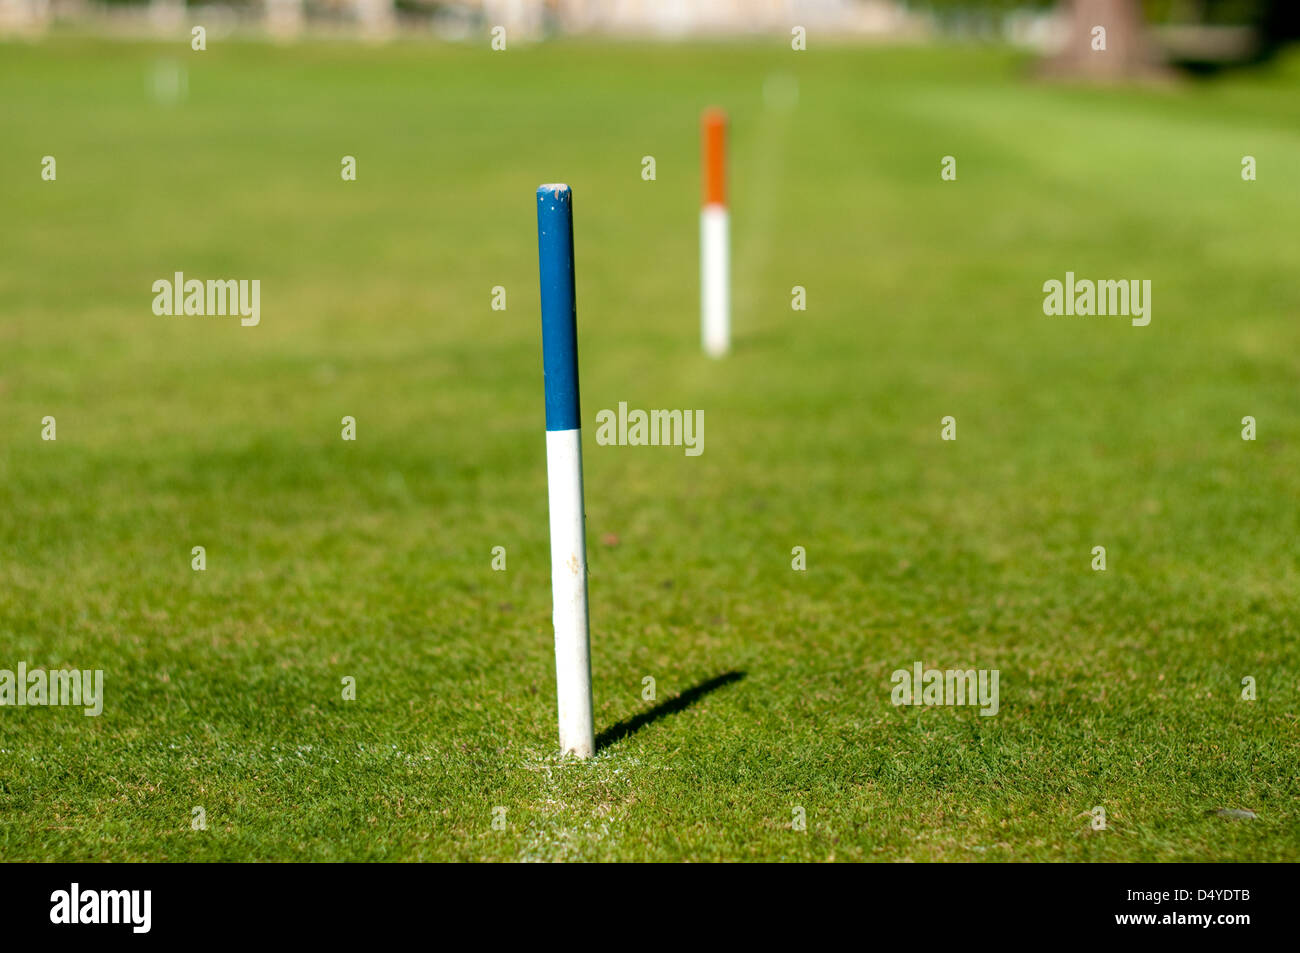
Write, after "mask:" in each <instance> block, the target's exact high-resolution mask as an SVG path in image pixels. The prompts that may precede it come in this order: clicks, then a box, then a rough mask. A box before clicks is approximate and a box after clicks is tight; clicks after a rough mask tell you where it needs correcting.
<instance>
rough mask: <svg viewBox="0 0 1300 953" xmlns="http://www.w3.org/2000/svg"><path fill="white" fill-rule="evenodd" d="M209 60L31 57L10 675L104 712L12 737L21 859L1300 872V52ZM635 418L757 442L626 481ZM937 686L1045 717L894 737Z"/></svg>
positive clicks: (378, 53)
mask: <svg viewBox="0 0 1300 953" xmlns="http://www.w3.org/2000/svg"><path fill="white" fill-rule="evenodd" d="M210 47H211V48H210V49H209V50H208V51H207V52H204V53H191V52H190V51H189V50H188V48H187V47H186V46H184V45H176V46H173V47H166V46H163V45H156V44H154V45H151V44H127V43H111V44H110V43H100V42H95V41H90V40H85V39H78V38H58V39H55V40H51V41H49V42H45V43H42V44H39V45H31V46H27V45H16V44H11V45H5V46H0V109H2V110H3V121H2V124H3V128H4V130H5V133H4V137H3V142H2V143H0V183H3V184H2V185H0V196H2V200H3V206H2V207H3V227H0V355H2V356H3V357H2V359H0V407H2V408H3V413H0V649H3V653H2V655H0V668H10V669H12V668H15V667H16V665H17V663H18V662H19V661H25V662H26V663H27V664H28V666H30V667H47V668H58V667H62V666H75V667H78V668H102V669H103V670H104V671H105V680H106V695H107V697H106V702H105V711H104V713H103V715H102V716H101V717H99V718H87V717H84V716H83V715H82V714H80V713H79V712H77V711H70V710H66V709H57V708H47V709H39V708H22V709H18V708H4V709H3V710H0V857H2V858H3V859H6V860H37V859H39V860H54V859H61V860H145V859H154V860H183V859H199V860H246V859H255V860H286V859H305V860H343V859H365V860H426V859H448V860H478V859H491V860H514V859H543V860H544V859H584V860H615V859H617V860H687V859H689V860H720V859H732V860H774V859H782V860H827V859H835V860H1194V859H1208V860H1224V861H1229V860H1296V859H1298V858H1300V818H1298V816H1297V810H1296V796H1297V771H1296V764H1297V751H1298V744H1297V743H1298V741H1300V738H1298V734H1300V732H1298V726H1297V714H1296V712H1297V706H1296V691H1297V685H1298V676H1300V667H1298V664H1297V662H1298V656H1297V649H1296V636H1297V624H1296V618H1297V615H1296V612H1297V608H1298V606H1297V592H1298V591H1300V562H1298V560H1297V552H1298V551H1297V539H1300V509H1298V508H1297V506H1296V479H1297V473H1300V418H1298V417H1297V398H1296V394H1297V390H1296V381H1297V379H1298V378H1300V325H1297V322H1296V315H1297V311H1298V310H1300V290H1298V289H1297V283H1296V271H1295V262H1296V260H1297V252H1300V247H1298V243H1297V238H1296V231H1295V223H1296V222H1297V221H1300V193H1298V192H1297V190H1296V189H1295V184H1294V183H1295V181H1296V178H1295V177H1296V173H1297V156H1298V155H1300V151H1298V147H1300V132H1298V131H1297V130H1298V129H1300V126H1297V119H1300V96H1297V86H1298V85H1300V70H1298V69H1297V64H1296V62H1295V61H1294V60H1292V61H1290V62H1289V63H1284V64H1282V65H1281V66H1279V67H1276V68H1274V69H1273V70H1272V71H1269V72H1265V73H1258V74H1249V75H1244V76H1240V77H1236V78H1233V79H1230V80H1227V81H1224V82H1221V83H1216V84H1213V85H1190V86H1176V87H1171V88H1162V89H1151V90H1120V89H1106V90H1092V89H1075V88H1069V87H1060V86H1047V85H1041V84H1037V83H1034V82H1031V81H1029V80H1028V79H1027V78H1026V72H1027V71H1026V64H1025V63H1024V62H1023V61H1022V60H1020V59H1019V58H1017V57H1015V56H1010V55H1007V54H1004V53H1000V52H996V51H987V50H973V49H939V50H928V51H927V50H910V49H876V48H868V49H852V48H835V49H820V50H819V49H812V50H809V51H808V52H806V53H798V54H796V53H792V52H791V51H790V50H789V49H788V47H787V46H785V45H784V44H782V43H773V44H772V45H770V46H757V45H755V46H738V45H737V46H720V47H706V46H684V47H670V46H635V45H617V44H613V45H611V44H604V43H596V42H584V43H568V44H554V45H547V46H540V47H526V46H521V45H515V46H512V48H511V49H510V50H509V51H508V52H507V53H504V54H500V53H498V54H493V53H491V52H490V51H489V50H488V49H487V46H486V44H482V46H481V48H474V49H470V48H466V47H449V46H437V45H427V44H422V43H420V44H417V43H409V44H398V45H395V46H391V47H385V48H379V49H373V48H363V47H359V46H358V47H354V46H344V45H332V44H320V45H306V46H302V47H293V48H278V47H274V46H269V45H260V44H254V43H239V42H214V43H211V44H210ZM159 64H163V65H162V66H160V65H159ZM166 64H171V65H170V66H168V65H166ZM175 67H179V68H182V69H184V70H185V71H186V73H187V79H188V83H187V86H188V96H187V98H186V99H185V101H184V102H183V103H178V104H173V105H166V104H163V103H159V102H157V101H155V100H154V99H153V98H151V96H150V83H151V79H150V77H151V75H152V74H153V72H154V71H155V70H156V69H159V68H162V69H172V68H175ZM792 83H796V84H797V87H798V93H799V94H798V102H797V105H795V106H793V107H792V108H791V107H789V106H788V104H787V105H785V106H783V105H782V100H783V98H784V96H785V95H786V94H788V91H789V89H790V88H791V85H792ZM765 87H766V88H767V89H768V91H769V98H768V99H766V100H765V97H764V89H765ZM715 103H716V104H720V105H723V106H725V107H726V108H727V109H728V110H729V111H730V113H731V117H732V133H733V164H732V173H733V188H732V194H733V230H734V237H735V247H734V268H735V301H736V317H735V323H736V349H735V353H734V354H733V355H732V356H731V357H730V358H729V359H727V360H726V361H722V362H710V361H707V360H706V359H704V358H703V357H702V356H700V354H699V349H698V327H697V322H698V310H697V309H698V300H697V294H698V292H697V276H696V272H695V270H696V267H697V257H696V256H697V246H696V242H697V228H696V215H697V203H698V178H697V157H696V149H697V138H696V137H697V126H696V123H697V119H698V114H699V111H700V109H701V108H702V107H703V106H705V105H707V104H715ZM1247 154H1249V155H1254V156H1255V157H1256V158H1257V160H1258V164H1259V180H1258V181H1256V182H1251V183H1247V182H1243V181H1242V180H1241V178H1240V175H1239V169H1240V162H1241V157H1242V156H1243V155H1247ZM44 155H53V156H55V157H56V160H57V163H58V166H57V171H58V178H57V180H56V181H55V182H44V181H42V180H41V178H40V160H41V157H42V156H44ZM344 155H354V156H356V157H357V162H358V180H357V181H356V182H344V181H342V180H341V178H340V175H339V170H340V160H341V157H342V156H344ZM645 155H653V156H655V158H656V164H657V179H656V180H655V181H653V182H647V181H643V180H642V179H641V174H640V173H641V168H642V165H641V159H642V157H643V156H645ZM944 155H953V156H956V157H957V161H958V179H957V181H956V182H942V181H941V180H940V177H939V164H940V157H942V156H944ZM547 181H567V182H569V183H570V184H571V185H573V187H574V190H575V208H576V218H577V222H576V232H577V238H576V243H577V258H578V269H579V274H578V286H579V287H578V307H579V323H580V338H581V361H582V388H583V393H582V398H583V415H584V426H585V427H586V430H587V441H586V479H587V513H588V538H589V546H590V564H591V614H592V627H593V631H592V647H593V676H594V683H595V699H596V706H597V730H598V731H599V732H604V733H606V737H607V738H611V737H612V738H616V740H614V741H613V742H612V743H609V744H607V745H606V746H605V747H604V748H603V749H602V750H601V751H600V753H599V755H598V756H597V757H596V758H595V759H594V760H593V761H591V762H590V763H586V764H574V763H569V762H561V761H559V760H558V759H557V758H556V757H555V749H556V743H555V713H554V674H553V659H552V656H551V633H550V592H549V566H548V549H547V524H546V488H545V465H544V443H543V440H542V433H541V431H542V426H543V418H542V395H541V373H540V370H541V368H540V338H539V331H538V304H537V288H536V283H537V280H536V230H535V222H534V218H533V216H534V205H533V190H534V189H535V187H536V186H537V184H539V183H541V182H547ZM176 270H182V271H184V272H186V274H187V275H189V276H192V277H200V278H208V277H239V278H258V279H260V280H261V282H262V322H261V324H260V326H258V327H256V328H241V327H240V326H239V324H238V321H237V320H236V319H233V318H219V317H206V318H199V317H189V318H184V317H175V318H167V317H156V316H155V315H154V314H153V313H152V311H151V307H150V306H151V302H152V292H151V290H150V288H151V284H152V282H153V281H154V280H155V279H157V278H161V277H166V276H170V275H171V273H172V272H173V271H176ZM1067 270H1071V271H1074V272H1076V274H1078V275H1079V276H1080V277H1093V278H1128V277H1139V278H1150V279H1151V280H1152V282H1153V287H1154V291H1153V309H1152V322H1151V324H1150V326H1148V327H1145V328H1135V327H1132V326H1130V325H1129V323H1128V321H1127V320H1126V319H1124V318H1100V317H1093V318H1049V317H1046V316H1044V315H1043V313H1042V307H1041V305H1042V291H1041V288H1042V284H1043V282H1044V281H1046V280H1048V279H1050V278H1062V277H1063V276H1064V273H1065V272H1066V271H1067ZM497 285H501V286H504V287H505V288H506V289H507V295H508V299H507V300H508V306H507V310H506V311H504V312H500V311H493V310H491V309H490V293H491V289H492V288H493V287H494V286H497ZM795 285H802V286H804V287H805V288H806V289H807V300H808V310H807V311H806V312H794V311H792V310H791V308H790V299H791V288H792V287H793V286H795ZM621 400H625V401H627V402H628V403H629V404H630V405H631V406H632V407H643V408H649V407H655V408H699V409H703V410H704V412H705V429H704V439H705V443H704V446H705V452H704V453H703V454H702V455H701V456H699V457H687V456H685V455H684V454H683V453H682V452H681V451H680V450H678V449H664V448H660V449H650V448H631V447H603V446H597V445H596V444H595V442H594V441H593V440H592V433H593V431H594V418H595V414H596V412H597V411H598V410H600V409H602V408H613V407H616V406H617V404H618V402H619V401H621ZM46 415H52V416H54V417H56V419H57V428H58V430H57V433H58V439H57V441H55V442H44V441H42V440H41V439H40V432H41V420H42V418H43V417H44V416H46ZM344 415H352V416H354V417H355V418H356V420H357V427H358V439H357V441H356V442H355V443H344V442H343V441H342V440H341V439H340V419H341V418H342V417H343V416H344ZM945 415H953V416H955V417H956V419H957V428H958V439H957V440H956V441H955V442H944V441H941V440H940V439H939V436H940V418H941V417H943V416H945ZM1245 415H1252V416H1254V417H1255V418H1256V419H1257V421H1258V428H1259V430H1258V434H1259V436H1258V439H1257V440H1256V441H1254V442H1245V441H1243V440H1242V439H1241V437H1240V430H1241V423H1240V421H1241V418H1242V417H1243V416H1245ZM195 545H203V546H205V547H206V548H207V559H208V568H207V570H206V571H205V572H201V573H200V572H194V571H192V570H191V568H190V559H191V557H190V551H191V547H193V546H195ZM1097 545H1104V546H1105V547H1106V549H1107V556H1108V569H1107V571H1106V572H1104V573H1099V572H1093V571H1092V570H1091V569H1090V562H1091V558H1092V557H1091V550H1092V547H1094V546H1097ZM494 546H504V547H506V550H507V559H508V568H507V571H505V572H494V571H492V569H491V550H492V548H493V547H494ZM795 546H803V547H805V548H806V550H807V560H808V568H807V571H806V572H794V571H792V569H791V550H792V548H793V547H795ZM916 660H921V661H923V662H924V663H925V665H926V666H927V667H939V668H953V667H960V668H977V669H998V670H999V671H1000V673H1001V680H1000V688H1001V699H1000V701H1001V706H1000V711H999V713H998V715H997V716H996V717H988V718H986V717H980V716H979V715H978V714H977V712H976V711H975V710H973V709H969V708H967V709H954V708H895V707H893V706H892V705H891V704H890V689H891V687H892V686H891V684H890V681H889V676H890V673H891V672H892V671H894V670H895V669H899V668H910V667H911V665H912V663H913V662H914V661H916ZM728 673H738V674H737V675H736V676H732V677H731V678H730V679H728V680H725V684H721V685H720V686H718V687H717V688H716V689H715V690H712V691H709V692H707V693H705V694H703V695H702V696H700V697H698V698H695V699H694V700H693V701H692V702H691V704H689V705H685V706H679V707H680V710H675V711H671V712H670V713H668V714H664V715H663V716H662V717H645V716H647V714H648V713H650V712H651V711H652V709H654V706H655V704H657V703H665V702H666V703H669V704H670V705H671V699H673V698H674V697H675V696H677V695H678V694H680V693H683V692H687V691H689V690H690V689H691V688H692V687H693V686H697V685H699V684H701V683H705V682H707V681H708V680H710V679H714V678H716V677H718V676H722V675H726V674H728ZM345 676H352V677H355V679H356V684H357V698H356V700H355V701H344V700H343V699H342V698H341V680H342V679H343V678H344V677H345ZM646 676H652V677H653V678H655V679H656V682H657V691H658V699H657V702H653V703H652V702H647V701H643V700H642V698H641V691H642V679H643V678H644V677H646ZM1245 676H1251V677H1253V678H1255V679H1256V680H1257V683H1258V693H1259V695H1258V699H1257V700H1256V701H1253V702H1251V701H1244V700H1242V699H1241V698H1240V693H1241V685H1240V683H1241V680H1242V678H1243V677H1245ZM638 717H640V720H639V721H637V722H635V723H633V724H632V725H628V724H627V722H629V721H630V720H633V719H638ZM620 725H622V726H623V728H622V729H620V728H619V726H620ZM629 728H634V729H635V730H631V731H630V732H629V731H628V729H629ZM196 806H202V807H203V808H204V809H205V811H206V816H207V822H208V828H207V830H205V831H194V830H192V829H191V816H192V815H191V812H192V809H193V808H194V807H196ZM1094 806H1104V807H1105V809H1106V812H1107V819H1108V829H1107V830H1105V831H1093V830H1092V829H1091V828H1090V825H1089V817H1088V816H1087V814H1086V812H1088V811H1090V810H1091V809H1092V808H1093V807H1094ZM496 807H504V808H506V819H507V827H506V829H505V830H504V831H498V830H494V829H493V827H492V818H493V809H494V808H496ZM795 807H802V808H803V809H804V810H805V811H806V814H807V831H806V832H799V831H795V830H792V829H791V820H792V816H793V815H792V812H793V809H794V808H795ZM1219 807H1237V808H1249V809H1252V810H1254V811H1256V812H1257V814H1258V817H1257V819H1255V820H1253V821H1231V820H1227V819H1225V818H1222V817H1219V816H1215V815H1210V814H1207V812H1208V811H1211V810H1213V809H1215V808H1219Z"/></svg>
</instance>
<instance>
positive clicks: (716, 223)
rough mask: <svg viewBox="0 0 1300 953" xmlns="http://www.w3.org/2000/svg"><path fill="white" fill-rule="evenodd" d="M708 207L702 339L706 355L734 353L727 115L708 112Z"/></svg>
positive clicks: (704, 129) (703, 229)
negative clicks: (732, 344)
mask: <svg viewBox="0 0 1300 953" xmlns="http://www.w3.org/2000/svg"><path fill="white" fill-rule="evenodd" d="M700 125H701V138H702V145H703V166H704V168H703V172H704V206H703V208H701V209H700V337H701V340H702V341H703V344H704V353H705V354H707V355H709V357H722V356H723V355H724V354H726V353H727V351H728V350H730V349H731V247H730V245H731V235H730V223H729V222H728V220H727V114H726V113H724V112H723V111H722V110H721V109H707V110H705V112H704V116H703V118H702V120H701V123H700Z"/></svg>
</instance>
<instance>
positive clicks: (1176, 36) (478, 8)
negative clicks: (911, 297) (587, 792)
mask: <svg viewBox="0 0 1300 953" xmlns="http://www.w3.org/2000/svg"><path fill="white" fill-rule="evenodd" d="M792 24H797V25H800V26H803V27H804V28H805V29H807V30H810V31H815V33H816V35H817V40H818V42H825V41H826V40H827V39H828V38H829V39H833V40H834V41H837V42H852V41H882V40H883V41H890V40H893V41H913V42H915V41H924V40H927V39H952V38H956V39H963V40H972V41H996V42H1007V43H1011V44H1013V45H1016V46H1020V47H1027V48H1031V49H1034V50H1036V51H1040V52H1041V53H1043V54H1044V55H1047V56H1053V57H1055V63H1054V68H1055V69H1057V70H1059V71H1062V72H1067V73H1069V72H1074V73H1097V74H1101V75H1105V74H1112V75H1118V74H1124V73H1131V72H1133V71H1135V70H1150V69H1151V68H1152V67H1153V66H1160V65H1172V66H1176V67H1181V68H1184V69H1189V70H1200V71H1205V70H1217V69H1221V68H1224V67H1230V66H1234V65H1242V64H1249V63H1254V62H1258V61H1260V60H1262V59H1266V58H1268V57H1269V56H1271V55H1273V54H1274V53H1275V52H1276V51H1277V49H1278V48H1279V47H1280V46H1281V45H1283V44H1284V43H1286V42H1288V41H1290V40H1293V39H1295V38H1296V37H1297V36H1298V35H1300V4H1297V3H1295V2H1292V0H1059V2H1058V0H229V2H222V3H209V2H186V0H0V35H26V36H40V35H41V34H43V33H45V32H47V31H50V30H79V31H93V32H95V33H102V34H109V35H120V36H124V37H131V38H139V37H142V36H148V35H163V36H166V35H171V34H176V33H177V32H179V31H182V30H187V29H188V28H189V27H190V26H191V25H202V26H203V27H204V28H205V30H207V31H208V33H209V34H210V35H216V36H224V35H229V34H230V33H233V32H236V31H238V32H241V33H245V34H250V35H259V34H260V35H264V36H268V37H272V38H275V39H280V40H293V39H298V38H303V37H310V36H336V37H345V36H346V37H357V38H362V39H367V40H384V39H391V38H395V37H420V36H435V37H438V38H440V39H442V40H448V41H470V40H477V39H478V38H480V37H482V35H483V33H484V31H485V30H488V29H491V28H492V27H494V26H503V27H505V29H506V31H507V35H508V37H509V39H510V40H511V41H514V42H524V41H535V40H542V39H546V38H548V37H554V36H560V35H581V34H598V35H627V36H636V37H662V38H667V39H671V38H688V37H712V38H716V37H720V36H737V37H743V36H752V35H762V34H783V33H788V32H789V30H790V29H791V25H792ZM1094 24H1104V25H1106V27H1107V30H1108V31H1109V37H1108V42H1109V48H1108V49H1109V52H1111V53H1112V54H1113V55H1111V56H1109V57H1105V58H1095V57H1094V58H1089V57H1077V56H1076V57H1073V58H1071V57H1068V56H1066V55H1065V54H1064V51H1065V49H1066V47H1067V40H1068V37H1070V36H1071V35H1077V34H1074V33H1072V27H1074V26H1079V25H1083V26H1084V27H1085V28H1090V27H1091V26H1092V25H1094Z"/></svg>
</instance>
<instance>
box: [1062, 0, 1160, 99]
mask: <svg viewBox="0 0 1300 953" xmlns="http://www.w3.org/2000/svg"><path fill="white" fill-rule="evenodd" d="M1063 6H1064V12H1065V17H1066V24H1067V29H1068V31H1069V32H1068V34H1067V35H1068V39H1067V40H1066V44H1065V47H1064V48H1063V49H1062V50H1061V51H1060V52H1059V53H1057V54H1056V55H1055V56H1053V57H1052V58H1051V59H1049V60H1048V61H1047V62H1046V63H1045V64H1044V71H1045V72H1046V73H1047V74H1049V75H1051V76H1062V77H1071V78H1082V79H1099V80H1109V79H1132V78H1135V77H1151V76H1159V75H1163V74H1164V69H1163V68H1162V66H1161V64H1160V61H1159V58H1158V57H1157V56H1156V53H1155V50H1154V48H1153V47H1152V45H1151V43H1150V41H1149V39H1148V37H1147V35H1146V31H1145V29H1144V28H1143V25H1142V5H1141V3H1140V2H1139V0H1063ZM1098 27H1100V28H1102V29H1104V30H1105V31H1106V32H1105V36H1104V38H1103V37H1102V36H1100V35H1099V34H1098V31H1097V28H1098ZM1103 39H1104V43H1105V48H1104V49H1098V48H1097V47H1098V46H1099V45H1100V44H1101V43H1102V42H1103Z"/></svg>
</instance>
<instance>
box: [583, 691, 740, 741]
mask: <svg viewBox="0 0 1300 953" xmlns="http://www.w3.org/2000/svg"><path fill="white" fill-rule="evenodd" d="M744 677H745V673H744V672H723V673H722V674H721V675H715V676H713V678H710V679H708V680H707V681H703V682H700V684H698V685H696V686H694V687H692V688H688V689H686V691H684V692H682V693H681V694H680V695H676V696H674V697H673V698H670V699H668V700H667V701H665V702H660V703H659V704H658V705H655V707H654V708H651V709H650V710H649V711H643V712H641V714H639V715H634V716H633V717H631V718H627V719H625V720H623V721H620V722H619V723H618V724H616V725H611V726H610V727H608V728H606V729H605V730H604V731H602V732H601V733H600V734H599V735H597V736H596V750H597V751H600V750H601V749H602V748H608V747H609V746H610V745H612V744H617V743H618V742H620V741H622V740H623V739H624V738H626V737H627V736H628V735H631V734H635V733H636V732H638V731H640V730H641V729H642V728H644V727H645V726H646V725H648V724H650V723H651V722H654V721H658V720H659V719H660V718H666V717H667V716H668V715H675V714H676V713H677V712H679V711H684V710H685V709H687V708H689V707H690V706H691V705H694V704H695V703H696V702H697V701H699V700H700V699H701V698H703V697H704V696H705V695H707V694H709V692H713V691H717V690H718V689H719V688H722V687H723V686H724V685H730V684H731V683H732V682H738V681H740V680H741V679H742V678H744Z"/></svg>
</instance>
